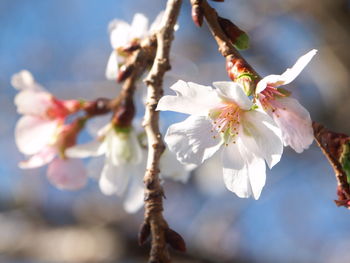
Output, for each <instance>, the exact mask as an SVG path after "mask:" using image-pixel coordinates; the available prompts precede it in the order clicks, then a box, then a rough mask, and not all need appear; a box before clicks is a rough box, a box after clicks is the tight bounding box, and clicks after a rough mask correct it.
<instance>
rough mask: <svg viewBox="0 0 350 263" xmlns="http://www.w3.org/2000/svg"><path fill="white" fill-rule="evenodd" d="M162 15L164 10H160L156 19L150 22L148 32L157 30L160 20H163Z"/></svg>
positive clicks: (160, 24)
mask: <svg viewBox="0 0 350 263" xmlns="http://www.w3.org/2000/svg"><path fill="white" fill-rule="evenodd" d="M163 16H164V11H161V12H160V13H159V14H158V15H157V17H156V19H154V21H153V23H152V24H151V27H150V29H149V31H150V33H151V34H153V33H155V32H156V31H158V30H159V29H160V28H161V26H162V21H163Z"/></svg>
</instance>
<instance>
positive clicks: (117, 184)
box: [99, 158, 131, 196]
mask: <svg viewBox="0 0 350 263" xmlns="http://www.w3.org/2000/svg"><path fill="white" fill-rule="evenodd" d="M129 167H130V165H127V164H125V165H119V166H115V165H113V163H112V162H111V161H110V160H109V159H107V158H106V162H105V165H104V167H103V170H102V173H101V178H100V181H99V185H100V189H101V191H102V193H103V194H105V195H112V194H117V195H119V196H121V195H123V194H124V192H125V190H126V187H127V185H128V182H129V178H130V176H131V175H130V173H129V172H130V169H129Z"/></svg>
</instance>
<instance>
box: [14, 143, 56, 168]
mask: <svg viewBox="0 0 350 263" xmlns="http://www.w3.org/2000/svg"><path fill="white" fill-rule="evenodd" d="M55 155H56V150H55V149H54V148H53V147H46V148H44V149H43V150H42V151H40V152H39V153H37V154H34V155H33V156H31V157H30V158H29V159H28V160H27V161H23V162H20V163H19V167H20V168H22V169H31V168H37V167H40V166H44V165H45V164H48V163H49V162H51V161H52V160H53V158H55Z"/></svg>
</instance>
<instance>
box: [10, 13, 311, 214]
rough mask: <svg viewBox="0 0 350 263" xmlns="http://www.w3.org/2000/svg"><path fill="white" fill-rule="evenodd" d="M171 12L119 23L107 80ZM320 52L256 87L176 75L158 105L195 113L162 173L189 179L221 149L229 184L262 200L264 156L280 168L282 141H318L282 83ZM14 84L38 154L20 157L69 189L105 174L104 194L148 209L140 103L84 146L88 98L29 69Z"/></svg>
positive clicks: (28, 144)
mask: <svg viewBox="0 0 350 263" xmlns="http://www.w3.org/2000/svg"><path fill="white" fill-rule="evenodd" d="M162 16H163V14H162V13H160V14H159V15H158V17H157V18H156V20H155V21H154V22H153V24H152V25H151V26H150V27H149V28H148V19H147V18H146V17H145V16H144V15H142V14H136V15H135V16H134V19H133V21H132V23H131V25H129V24H128V23H126V22H124V21H119V20H114V21H112V22H111V24H110V26H109V28H110V40H111V45H112V47H113V51H112V53H111V55H110V57H109V59H108V63H107V67H106V78H107V79H109V80H117V79H118V74H119V70H120V68H121V67H122V65H123V64H124V63H125V59H126V58H127V56H128V52H130V50H132V49H133V48H137V46H138V45H140V43H141V41H142V40H143V39H144V38H145V37H147V36H150V35H151V34H153V33H154V32H155V31H156V30H157V29H158V28H159V25H160V23H161V20H162ZM315 54H316V51H315V50H312V51H310V52H309V53H307V54H306V55H304V56H302V57H301V58H300V59H299V60H298V61H297V62H296V64H295V65H294V66H293V67H292V68H290V69H288V70H287V71H286V72H285V73H283V74H281V75H270V76H267V77H265V78H263V79H262V80H260V81H259V82H258V83H257V85H256V88H255V89H254V92H252V91H251V90H250V89H249V88H250V87H251V86H252V85H251V84H252V83H247V81H245V82H244V83H243V84H244V85H242V83H241V82H239V81H237V82H214V83H213V85H214V88H213V87H210V86H203V85H199V84H196V83H192V82H185V81H182V80H180V81H178V82H176V83H175V84H174V85H173V86H171V87H170V89H172V90H173V91H175V92H176V95H175V96H170V95H167V96H164V97H162V98H161V99H160V101H159V103H158V106H157V110H160V111H175V112H181V113H185V114H189V115H190V116H189V117H188V118H187V119H186V120H185V121H183V122H180V123H176V124H173V125H171V126H170V127H169V128H168V130H167V132H166V135H165V138H164V139H165V142H166V144H167V146H168V149H167V150H166V151H165V152H164V154H163V155H162V157H161V160H160V166H161V175H162V176H163V177H171V178H173V179H176V180H180V181H186V180H187V178H188V175H189V172H190V171H191V170H192V169H194V168H195V167H196V166H198V165H200V164H202V163H203V162H204V161H205V160H207V159H209V158H210V157H211V156H213V155H214V154H218V153H220V154H221V156H222V166H223V177H224V182H225V185H226V187H227V188H228V189H229V190H230V191H232V192H234V193H236V194H237V195H238V196H239V197H249V196H253V197H254V198H255V199H258V198H259V196H260V194H261V191H262V188H263V186H264V184H265V181H266V165H265V162H266V163H267V165H268V167H269V168H272V167H273V166H274V165H276V164H277V163H278V162H279V161H280V159H281V155H282V152H283V146H290V147H291V148H293V149H294V150H295V151H296V152H298V153H300V152H302V151H303V150H304V149H307V148H308V147H309V146H310V144H311V143H312V141H313V130H312V125H311V124H312V123H311V118H310V115H309V113H308V111H307V110H306V109H305V108H304V107H303V106H301V105H300V104H299V102H298V101H297V100H295V99H293V98H291V97H290V95H291V93H290V92H288V91H287V90H285V89H284V88H281V86H282V85H287V84H289V83H290V82H292V81H293V80H294V79H295V78H296V77H297V75H298V74H299V73H300V72H301V71H302V70H303V68H304V67H305V66H306V65H307V64H308V63H309V61H310V60H311V59H312V57H313V56H314V55H315ZM248 82H249V79H248ZM12 85H13V86H14V87H15V88H16V89H18V90H19V93H18V94H17V95H16V97H15V104H16V106H17V111H18V113H20V114H22V115H23V116H22V117H21V118H20V119H19V121H18V123H17V126H16V131H15V138H16V143H17V146H18V148H19V150H20V151H21V152H22V153H23V154H25V155H28V156H29V157H28V160H26V161H23V162H21V163H20V164H19V166H20V167H21V168H23V169H27V168H36V167H40V166H43V165H46V164H48V165H49V166H48V171H47V176H48V178H49V180H50V182H51V183H52V184H54V185H55V186H56V187H58V188H60V189H69V190H74V189H79V188H81V187H83V186H84V185H85V184H86V182H87V178H88V177H89V176H90V177H93V178H95V179H97V180H98V181H99V187H100V189H101V191H102V192H103V193H104V194H106V195H114V194H115V195H118V196H120V197H122V198H123V200H124V207H125V209H126V210H127V211H129V212H135V211H137V210H138V209H139V208H140V207H141V205H142V203H143V173H144V169H145V167H146V158H147V152H146V146H147V143H145V142H144V141H143V140H142V137H143V136H142V134H143V131H138V130H137V129H136V128H135V127H134V126H133V125H132V118H133V116H134V108H133V107H132V113H131V115H130V116H131V117H130V118H129V119H128V122H127V123H124V122H123V123H121V122H120V121H119V119H118V114H119V112H118V110H115V109H114V116H113V117H112V119H111V120H110V121H109V122H108V123H105V124H104V126H103V127H101V128H100V129H99V131H98V133H97V134H96V136H94V137H95V138H94V139H93V140H92V141H91V142H88V143H84V144H77V136H78V134H79V133H80V131H81V130H82V128H83V127H84V126H85V123H86V122H87V121H89V118H91V116H90V115H89V114H88V115H86V116H85V117H79V118H76V120H75V121H69V120H70V117H71V116H74V115H75V114H76V113H78V112H79V111H84V110H85V111H86V108H85V106H86V102H85V101H82V100H60V99H58V98H56V97H55V96H53V95H52V94H50V93H49V92H48V91H47V90H45V89H44V88H43V87H42V86H41V85H40V84H38V83H37V82H36V81H35V80H34V78H33V76H32V75H31V73H30V72H28V71H26V70H24V71H21V72H19V73H17V74H15V75H14V76H13V79H12ZM247 87H248V88H247ZM86 112H87V111H86ZM121 114H122V113H121ZM119 117H120V116H119ZM101 156H103V157H104V158H102V159H101ZM88 157H92V159H91V160H90V161H89V163H88V164H87V167H88V170H86V169H85V167H84V164H83V162H82V161H81V159H83V158H88ZM176 159H177V160H176Z"/></svg>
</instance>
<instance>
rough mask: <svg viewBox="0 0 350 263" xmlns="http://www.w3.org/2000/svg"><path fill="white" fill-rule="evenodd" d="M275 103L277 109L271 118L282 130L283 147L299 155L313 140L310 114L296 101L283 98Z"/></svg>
mask: <svg viewBox="0 0 350 263" xmlns="http://www.w3.org/2000/svg"><path fill="white" fill-rule="evenodd" d="M276 102H278V104H279V107H278V108H277V109H276V111H275V112H274V113H273V118H274V120H275V122H276V123H277V125H278V126H279V127H280V129H281V130H282V137H283V142H284V145H286V146H287V145H289V146H290V147H292V148H293V149H294V150H295V151H296V152H297V153H301V152H302V151H303V150H304V149H307V148H309V146H310V145H311V144H312V142H313V139H314V135H313V129H312V121H311V118H310V114H309V112H308V111H307V110H306V109H305V108H304V107H303V106H302V105H301V104H300V103H299V102H298V101H297V100H296V99H293V98H283V99H278V100H276ZM283 108H285V109H283Z"/></svg>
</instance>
